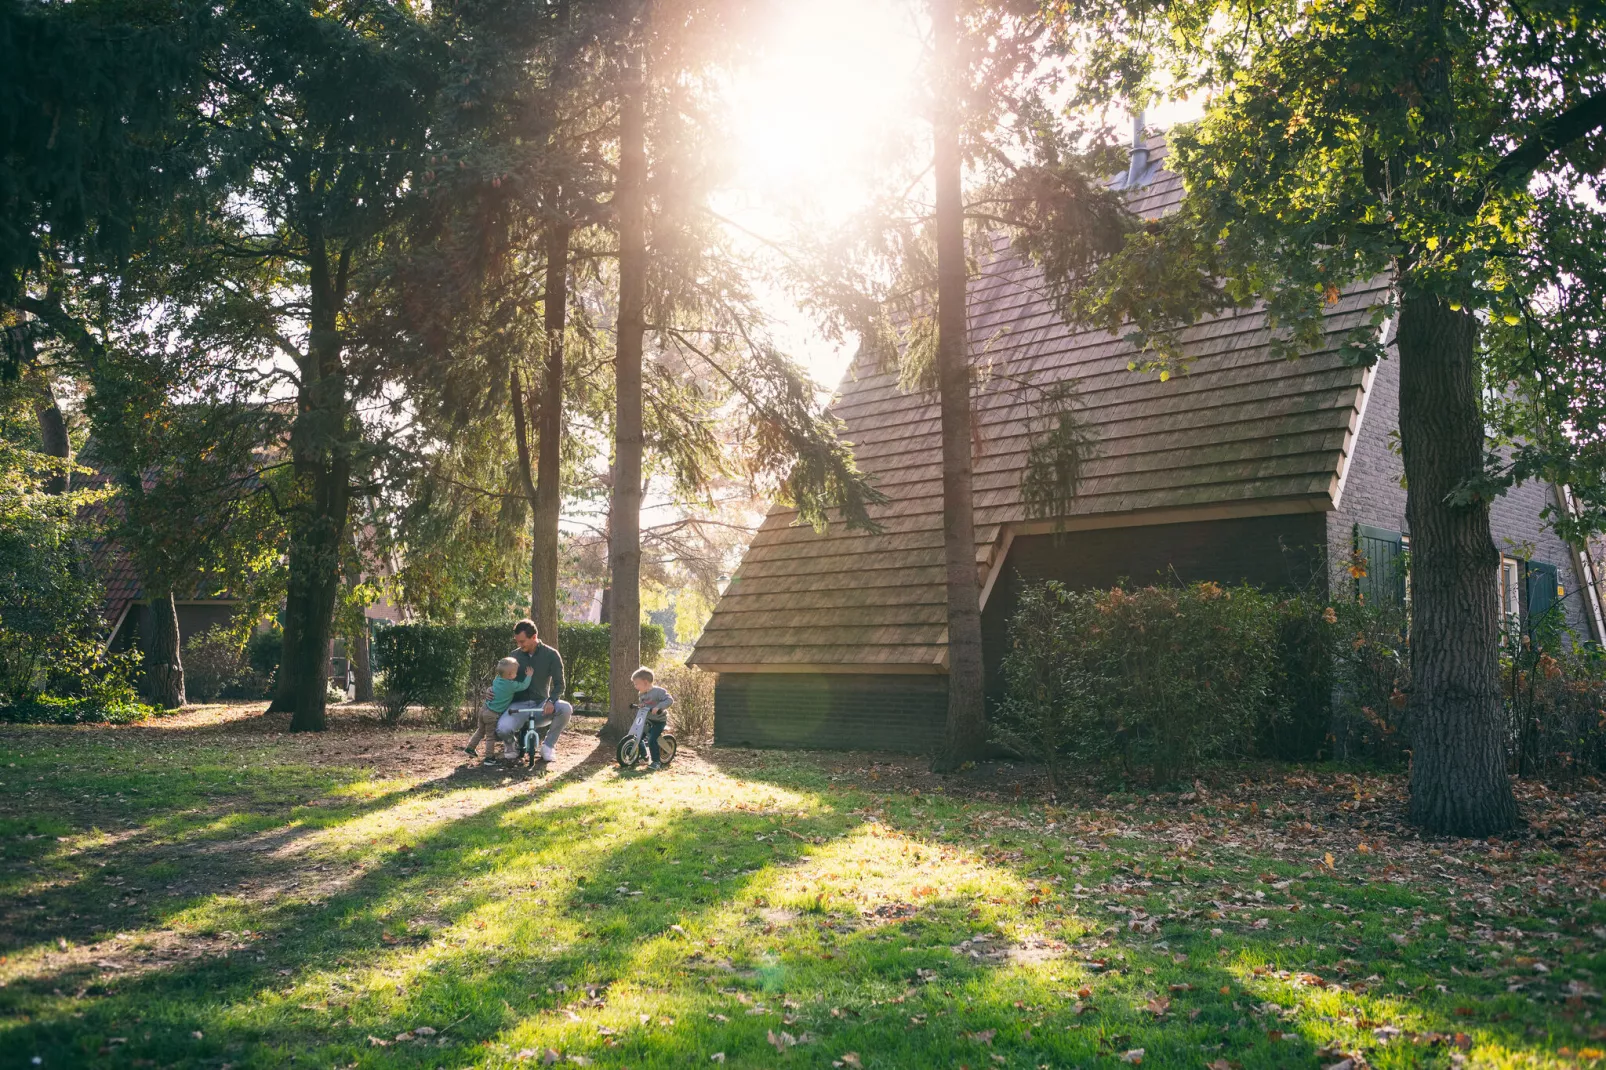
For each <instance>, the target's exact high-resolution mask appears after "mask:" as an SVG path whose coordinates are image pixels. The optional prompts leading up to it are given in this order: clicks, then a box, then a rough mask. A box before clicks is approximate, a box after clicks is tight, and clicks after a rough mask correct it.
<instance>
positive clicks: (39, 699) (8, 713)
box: [0, 695, 162, 724]
mask: <svg viewBox="0 0 1606 1070" xmlns="http://www.w3.org/2000/svg"><path fill="white" fill-rule="evenodd" d="M161 713H162V711H161V710H158V709H156V708H155V707H154V706H147V705H145V704H144V703H142V702H134V701H132V700H129V701H117V702H110V703H108V702H104V701H101V700H100V699H98V698H89V697H78V698H67V697H63V696H59V695H35V696H33V697H32V698H28V699H24V700H23V701H21V702H15V703H12V704H10V705H5V706H0V722H4V723H6V724H135V723H137V722H139V721H145V720H149V719H150V718H151V717H155V716H159V715H160V714H161Z"/></svg>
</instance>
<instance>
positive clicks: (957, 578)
mask: <svg viewBox="0 0 1606 1070" xmlns="http://www.w3.org/2000/svg"><path fill="white" fill-rule="evenodd" d="M931 21H932V33H933V35H934V37H935V44H936V53H937V87H936V88H937V93H936V114H935V116H934V117H933V124H932V125H933V142H934V144H933V148H934V154H933V155H934V172H935V179H936V186H937V190H936V194H937V198H936V213H937V389H938V393H939V395H940V397H941V403H942V498H943V523H942V534H943V562H944V565H945V568H946V572H947V587H948V724H947V732H946V734H945V736H944V739H943V746H942V750H941V751H940V752H939V753H938V755H937V756H936V759H935V760H934V761H933V763H932V768H933V769H936V770H939V771H941V770H952V769H957V768H958V767H959V766H960V765H961V764H963V763H964V762H966V761H969V760H972V759H974V758H977V757H979V756H980V755H981V752H982V748H983V747H984V746H985V745H986V742H987V722H986V709H985V706H984V704H983V699H982V694H983V687H982V660H981V593H980V590H979V585H978V582H977V572H976V522H975V512H974V509H973V506H972V471H971V443H970V438H971V412H970V361H969V349H970V347H969V344H968V339H967V337H966V330H967V328H966V307H965V300H966V298H965V230H964V227H965V219H964V203H963V200H962V198H963V185H962V166H963V165H962V161H961V158H960V153H959V100H958V87H959V77H960V71H959V69H958V68H959V62H960V60H959V55H958V51H959V49H958V43H959V42H958V33H959V26H958V14H957V11H956V5H955V3H954V0H932V4H931Z"/></svg>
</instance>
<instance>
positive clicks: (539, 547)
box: [530, 196, 571, 645]
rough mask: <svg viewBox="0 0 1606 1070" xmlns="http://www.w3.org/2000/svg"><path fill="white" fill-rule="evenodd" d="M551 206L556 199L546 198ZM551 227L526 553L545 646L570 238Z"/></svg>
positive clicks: (553, 624)
mask: <svg viewBox="0 0 1606 1070" xmlns="http://www.w3.org/2000/svg"><path fill="white" fill-rule="evenodd" d="M550 199H551V200H552V201H554V202H555V201H556V200H557V198H556V196H554V197H552V198H550ZM570 233H571V231H570V228H569V226H568V225H567V224H565V223H554V224H553V225H552V226H551V227H549V228H548V230H547V236H546V298H545V302H546V310H545V315H546V343H547V349H546V378H545V380H544V381H543V383H542V385H541V410H540V426H539V428H538V429H537V436H536V443H537V445H536V457H537V460H536V463H537V465H538V466H539V471H538V472H537V473H536V481H535V516H534V518H533V520H532V529H531V534H532V536H533V540H532V541H533V544H534V545H533V546H532V548H531V552H530V562H531V565H532V566H533V567H532V570H531V572H532V575H531V577H530V585H531V591H530V602H531V606H530V611H531V612H532V613H534V614H535V625H536V627H537V628H538V629H539V630H540V632H541V634H542V635H543V636H545V637H546V639H547V642H549V643H552V644H554V645H556V644H557V641H558V521H559V519H560V517H561V515H562V512H563V486H562V479H563V343H564V332H565V331H566V330H567V329H568V311H569V236H570Z"/></svg>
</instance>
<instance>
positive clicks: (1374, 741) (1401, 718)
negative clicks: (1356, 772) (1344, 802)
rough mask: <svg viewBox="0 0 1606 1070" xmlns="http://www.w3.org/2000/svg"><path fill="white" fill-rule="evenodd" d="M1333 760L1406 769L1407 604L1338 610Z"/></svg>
mask: <svg viewBox="0 0 1606 1070" xmlns="http://www.w3.org/2000/svg"><path fill="white" fill-rule="evenodd" d="M1332 623H1333V624H1334V625H1335V627H1334V628H1333V629H1332V632H1333V636H1332V643H1331V649H1332V659H1333V721H1332V728H1331V735H1332V746H1333V756H1334V757H1337V758H1354V759H1361V760H1363V761H1369V762H1375V763H1378V764H1383V765H1404V764H1405V760H1406V757H1407V753H1408V751H1409V750H1410V724H1409V720H1408V718H1407V716H1406V696H1407V695H1408V694H1409V693H1410V690H1411V649H1410V642H1409V636H1410V625H1409V621H1408V620H1407V618H1406V612H1405V609H1404V607H1402V606H1388V605H1367V604H1363V603H1357V602H1340V603H1338V604H1337V605H1335V606H1334V607H1333V613H1332Z"/></svg>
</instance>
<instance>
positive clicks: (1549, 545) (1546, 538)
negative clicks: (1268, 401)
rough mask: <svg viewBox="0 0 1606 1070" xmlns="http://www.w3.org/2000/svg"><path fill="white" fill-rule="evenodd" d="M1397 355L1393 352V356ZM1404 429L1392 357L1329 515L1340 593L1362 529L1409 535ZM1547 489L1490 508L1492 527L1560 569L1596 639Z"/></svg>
mask: <svg viewBox="0 0 1606 1070" xmlns="http://www.w3.org/2000/svg"><path fill="white" fill-rule="evenodd" d="M1391 353H1392V351H1391ZM1399 425H1400V366H1399V362H1398V361H1397V360H1395V359H1394V358H1393V357H1392V355H1391V356H1390V358H1389V359H1388V360H1385V361H1383V362H1382V363H1380V364H1379V365H1378V366H1377V374H1376V377H1375V378H1374V379H1373V381H1372V392H1371V397H1370V399H1369V400H1368V402H1367V407H1366V418H1365V419H1364V420H1363V421H1362V422H1361V432H1360V434H1359V436H1357V439H1356V443H1355V454H1354V458H1353V459H1352V460H1351V462H1350V469H1349V476H1348V478H1347V479H1346V481H1345V485H1344V493H1343V496H1342V498H1341V499H1340V501H1339V508H1338V509H1337V510H1336V511H1334V512H1332V513H1330V514H1328V548H1329V550H1328V552H1329V556H1330V559H1331V560H1332V562H1333V589H1334V590H1335V591H1346V592H1347V591H1348V590H1350V589H1351V587H1352V581H1351V580H1350V579H1349V577H1348V575H1347V574H1345V573H1344V568H1345V566H1346V565H1347V562H1348V555H1349V551H1350V540H1351V537H1352V534H1353V532H1354V526H1355V525H1356V524H1358V523H1359V524H1368V525H1371V526H1373V527H1379V528H1385V529H1387V530H1389V531H1402V532H1407V534H1409V532H1408V531H1407V528H1406V523H1405V488H1404V487H1403V486H1401V480H1402V479H1403V478H1404V476H1405V469H1404V465H1403V462H1402V461H1401V459H1400V456H1399V454H1398V453H1395V452H1394V451H1393V450H1392V449H1390V445H1391V441H1392V443H1393V445H1395V446H1396V447H1397V446H1398V439H1397V437H1396V436H1394V431H1395V430H1396V429H1397V428H1398V427H1399ZM1553 493H1554V492H1553V491H1552V490H1551V488H1550V486H1549V485H1548V484H1545V483H1538V482H1530V483H1524V484H1523V485H1522V486H1520V487H1514V488H1512V489H1511V490H1510V491H1508V492H1506V493H1505V494H1504V495H1502V496H1501V497H1499V498H1497V499H1496V500H1495V503H1494V506H1493V507H1492V508H1491V510H1490V528H1491V530H1492V532H1493V534H1494V541H1495V545H1496V546H1498V547H1499V548H1500V550H1501V552H1502V553H1505V554H1510V555H1511V556H1514V557H1531V558H1532V559H1533V560H1535V561H1543V562H1545V563H1546V564H1551V565H1555V566H1556V571H1557V574H1558V575H1559V577H1560V579H1561V585H1562V587H1563V588H1565V589H1566V591H1567V597H1566V598H1565V599H1564V605H1565V606H1566V612H1567V623H1568V625H1569V626H1570V627H1572V628H1573V629H1574V630H1576V631H1577V632H1578V633H1579V634H1580V635H1585V636H1587V635H1589V634H1590V631H1589V623H1588V617H1587V615H1586V609H1585V606H1584V603H1583V595H1582V587H1583V585H1582V583H1581V582H1580V580H1579V576H1578V566H1577V562H1576V560H1575V559H1574V557H1573V552H1572V549H1571V548H1570V547H1569V546H1568V545H1567V544H1566V543H1565V542H1563V541H1562V540H1561V539H1559V538H1557V537H1556V533H1555V532H1553V531H1551V530H1550V529H1549V527H1547V526H1546V525H1545V523H1544V521H1543V520H1542V519H1540V517H1541V514H1542V513H1543V511H1544V509H1545V507H1546V506H1547V505H1550V504H1552V502H1553V501H1554V498H1553Z"/></svg>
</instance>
